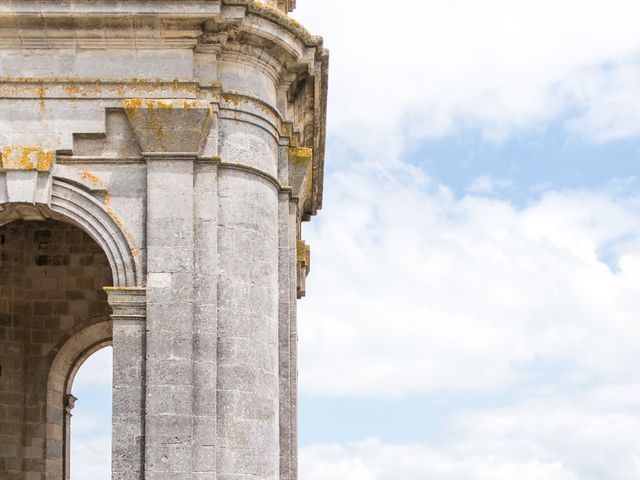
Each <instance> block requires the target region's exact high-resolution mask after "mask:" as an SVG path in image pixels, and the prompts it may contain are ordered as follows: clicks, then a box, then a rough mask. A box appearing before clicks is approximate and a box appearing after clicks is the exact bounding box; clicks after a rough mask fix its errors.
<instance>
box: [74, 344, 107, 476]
mask: <svg viewBox="0 0 640 480" xmlns="http://www.w3.org/2000/svg"><path fill="white" fill-rule="evenodd" d="M112 380H113V353H112V349H111V347H106V348H102V349H100V350H98V351H97V352H95V353H93V354H91V355H90V356H89V357H88V358H87V359H86V360H85V361H84V362H83V363H82V365H81V366H80V368H79V369H78V371H77V373H76V374H75V378H74V379H73V384H72V386H71V393H70V394H69V396H68V397H67V398H69V399H70V402H68V405H67V411H68V418H67V421H66V432H65V433H66V437H67V438H68V439H69V441H68V443H67V445H68V449H69V450H68V457H67V462H68V465H69V470H70V480H85V479H88V478H90V479H92V480H110V479H111V423H112V418H111V414H112V395H111V391H112V383H113V382H112ZM69 407H72V408H69Z"/></svg>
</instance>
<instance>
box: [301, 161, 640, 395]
mask: <svg viewBox="0 0 640 480" xmlns="http://www.w3.org/2000/svg"><path fill="white" fill-rule="evenodd" d="M429 182H430V181H429V179H427V178H425V177H423V176H422V177H421V176H420V175H419V174H418V173H416V172H415V171H409V172H408V173H407V172H403V171H398V170H395V171H394V172H393V173H389V172H387V174H386V175H378V174H376V173H372V172H367V171H366V170H365V169H364V167H362V166H358V165H356V166H353V168H351V169H344V170H343V171H341V172H338V173H335V174H333V175H331V176H330V178H328V179H327V189H328V192H327V193H328V195H327V204H326V206H325V209H324V210H323V214H322V215H321V216H320V217H319V218H318V219H315V220H314V222H312V223H311V224H310V225H308V226H307V227H306V232H305V236H306V237H307V239H308V240H309V241H310V243H311V245H312V246H313V266H312V272H311V276H310V277H309V284H308V287H309V292H310V295H309V297H308V298H307V299H305V300H304V301H303V302H302V303H301V304H300V318H301V320H300V332H301V349H300V359H301V386H302V388H303V390H304V391H305V392H306V393H309V394H323V395H324V394H326V395H374V396H403V395H408V394H419V393H426V392H433V391H437V390H454V391H455V390H461V391H467V390H476V389H493V388H502V387H504V386H507V385H510V384H512V383H513V382H515V381H517V380H520V381H521V380H522V379H523V378H525V377H526V375H527V372H528V371H529V370H531V371H535V370H536V369H538V368H539V365H541V364H546V365H556V366H557V367H558V368H559V367H560V366H561V367H562V370H561V371H563V372H566V375H567V378H568V379H571V380H572V381H573V380H575V379H576V378H597V377H598V376H606V377H607V378H609V379H610V380H611V381H615V380H617V379H626V380H629V381H631V380H633V379H636V378H637V377H638V375H639V374H640V372H639V373H635V372H637V368H636V365H637V363H638V362H639V361H640V350H639V349H638V348H637V338H640V322H639V321H638V320H637V312H638V311H640V297H639V296H638V295H637V285H639V284H640V214H639V213H638V208H637V206H638V202H637V199H634V198H630V197H617V196H616V195H615V194H614V193H613V192H608V191H602V192H587V191H565V192H550V193H547V194H545V195H543V196H542V197H541V198H540V199H539V200H538V201H536V202H534V203H532V204H530V205H529V206H528V207H526V208H524V209H522V210H518V209H516V208H515V207H514V206H513V205H511V204H510V203H508V202H506V201H502V200H498V199H493V198H486V197H479V196H468V197H464V198H461V199H456V198H454V197H453V196H452V194H451V193H450V192H449V191H448V190H447V189H445V188H444V187H442V186H439V185H435V184H430V183H429ZM616 259H619V265H615V264H614V265H609V264H608V263H606V262H609V263H612V262H613V263H615V261H616ZM605 260H606V262H605ZM610 266H611V267H614V268H610Z"/></svg>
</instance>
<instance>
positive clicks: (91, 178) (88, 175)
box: [80, 172, 106, 187]
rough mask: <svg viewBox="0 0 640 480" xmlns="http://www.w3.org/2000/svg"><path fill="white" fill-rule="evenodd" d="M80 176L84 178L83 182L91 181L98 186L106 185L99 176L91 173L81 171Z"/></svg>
mask: <svg viewBox="0 0 640 480" xmlns="http://www.w3.org/2000/svg"><path fill="white" fill-rule="evenodd" d="M80 178H82V180H84V181H85V182H91V183H93V184H94V185H98V186H100V187H105V186H106V185H105V183H104V182H103V181H102V180H101V179H100V178H98V177H96V176H95V175H94V174H93V173H89V172H81V173H80Z"/></svg>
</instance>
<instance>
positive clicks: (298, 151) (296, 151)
mask: <svg viewBox="0 0 640 480" xmlns="http://www.w3.org/2000/svg"><path fill="white" fill-rule="evenodd" d="M312 160H313V149H311V148H306V147H289V161H291V162H292V163H293V164H294V165H306V164H308V163H309V162H311V161H312Z"/></svg>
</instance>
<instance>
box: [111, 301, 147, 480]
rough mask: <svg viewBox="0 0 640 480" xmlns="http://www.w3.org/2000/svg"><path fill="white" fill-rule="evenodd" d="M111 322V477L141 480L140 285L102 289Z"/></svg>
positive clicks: (142, 315)
mask: <svg viewBox="0 0 640 480" xmlns="http://www.w3.org/2000/svg"><path fill="white" fill-rule="evenodd" d="M105 291H106V292H107V296H108V301H109V306H110V307H111V311H112V314H111V320H112V322H113V445H112V462H111V463H112V477H111V478H112V479H113V480H144V454H143V453H144V438H145V432H144V412H145V365H144V363H145V362H144V360H145V320H146V291H145V289H144V288H105Z"/></svg>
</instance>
